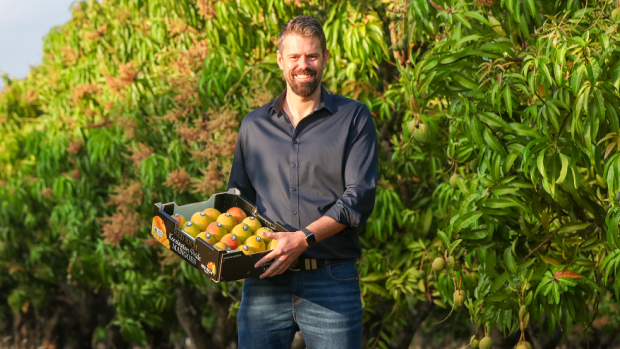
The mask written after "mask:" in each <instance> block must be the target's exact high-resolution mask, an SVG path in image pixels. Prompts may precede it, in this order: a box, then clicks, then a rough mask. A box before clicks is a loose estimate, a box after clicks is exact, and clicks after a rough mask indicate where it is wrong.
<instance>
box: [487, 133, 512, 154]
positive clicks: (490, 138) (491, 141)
mask: <svg viewBox="0 0 620 349" xmlns="http://www.w3.org/2000/svg"><path fill="white" fill-rule="evenodd" d="M484 140H485V141H486V142H487V144H488V145H489V147H491V149H493V150H495V151H496V152H498V153H499V154H500V155H501V156H503V157H506V156H507V155H508V152H507V151H506V149H504V147H503V146H502V145H501V143H500V142H499V140H498V139H497V138H496V137H495V135H494V134H493V131H491V130H490V129H489V128H485V129H484Z"/></svg>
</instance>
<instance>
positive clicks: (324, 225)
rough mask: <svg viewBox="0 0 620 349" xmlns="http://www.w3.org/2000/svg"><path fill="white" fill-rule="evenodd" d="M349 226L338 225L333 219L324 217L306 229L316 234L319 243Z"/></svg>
mask: <svg viewBox="0 0 620 349" xmlns="http://www.w3.org/2000/svg"><path fill="white" fill-rule="evenodd" d="M346 227H347V226H346V225H345V224H342V223H338V222H337V221H336V220H334V219H333V218H331V217H328V216H323V217H321V218H319V219H317V220H316V221H314V222H312V223H310V225H308V226H307V227H306V228H307V229H308V230H310V232H312V233H313V234H314V237H315V238H316V241H317V242H319V241H321V240H323V239H326V238H328V237H330V236H332V235H334V234H336V233H338V232H340V231H342V230H343V229H344V228H346Z"/></svg>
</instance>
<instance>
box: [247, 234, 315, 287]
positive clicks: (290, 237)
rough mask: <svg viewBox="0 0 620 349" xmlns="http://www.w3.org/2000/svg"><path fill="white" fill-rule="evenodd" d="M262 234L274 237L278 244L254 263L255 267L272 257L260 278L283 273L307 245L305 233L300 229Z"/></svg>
mask: <svg viewBox="0 0 620 349" xmlns="http://www.w3.org/2000/svg"><path fill="white" fill-rule="evenodd" d="M262 235H263V236H264V237H266V238H268V239H276V240H277V241H278V246H277V247H276V248H275V249H274V250H273V251H271V252H270V253H268V254H267V255H266V256H264V257H263V258H261V259H260V260H259V261H258V262H257V263H256V264H255V265H254V267H255V268H258V267H260V266H261V265H263V264H264V263H265V262H268V261H270V260H272V259H274V260H275V261H274V262H273V264H271V266H270V267H269V269H267V270H266V271H265V272H264V273H263V274H262V275H261V276H260V278H261V279H263V278H266V277H269V276H276V275H280V274H282V273H284V272H285V271H287V270H288V268H289V267H290V266H291V264H292V263H293V261H295V259H297V257H299V256H300V255H301V253H302V252H303V251H305V250H306V249H307V248H308V245H306V234H304V232H302V231H296V232H281V233H267V232H265V233H263V234H262Z"/></svg>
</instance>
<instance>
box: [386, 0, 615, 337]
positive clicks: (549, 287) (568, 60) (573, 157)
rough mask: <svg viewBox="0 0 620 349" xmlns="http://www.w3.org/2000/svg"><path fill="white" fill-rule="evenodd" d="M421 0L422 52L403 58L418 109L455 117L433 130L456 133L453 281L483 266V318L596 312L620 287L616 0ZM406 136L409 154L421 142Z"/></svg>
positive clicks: (472, 300)
mask: <svg viewBox="0 0 620 349" xmlns="http://www.w3.org/2000/svg"><path fill="white" fill-rule="evenodd" d="M411 9H413V11H414V13H415V18H416V20H415V23H414V25H413V26H412V27H413V28H412V29H411V31H412V32H411V34H410V40H412V41H413V43H412V47H413V49H412V50H411V51H410V60H411V62H414V63H413V64H412V65H408V66H405V67H400V68H399V69H400V71H401V73H402V78H403V84H404V86H405V92H406V95H407V101H408V102H409V107H410V109H411V114H412V116H413V117H412V119H413V121H412V122H414V123H417V122H427V123H428V124H430V125H433V124H434V123H436V122H441V120H444V121H445V122H446V123H447V125H446V126H447V127H446V128H444V129H441V130H438V129H437V128H434V130H435V131H436V133H435V134H434V137H442V138H446V139H447V144H446V147H445V148H443V149H442V150H443V151H445V153H446V155H447V158H448V162H449V166H448V167H444V168H443V169H437V170H435V168H433V171H434V172H435V173H436V176H437V177H441V178H443V179H444V181H445V182H444V183H443V184H441V185H439V186H437V187H436V189H435V192H434V195H435V196H436V197H437V199H438V200H439V207H440V209H441V211H442V212H445V217H446V219H448V220H449V224H448V225H447V226H445V227H444V228H443V229H439V231H438V236H439V237H440V239H441V242H442V244H443V246H442V247H441V252H444V253H445V257H446V258H449V257H453V258H454V259H455V260H456V263H457V264H461V265H462V271H461V270H457V269H460V268H461V267H460V266H459V267H457V268H453V270H450V268H448V269H449V274H451V275H450V276H451V277H452V278H453V279H454V280H453V281H450V283H453V282H454V284H455V285H456V286H457V287H458V285H459V282H460V280H461V279H462V278H465V279H470V280H471V281H470V282H465V283H464V285H469V286H470V287H469V288H467V291H468V298H469V301H467V302H466V305H467V308H468V309H469V312H470V316H471V320H472V322H473V323H474V324H475V326H476V327H477V328H481V327H482V326H483V325H486V326H487V327H488V326H492V325H497V326H498V328H499V329H500V330H502V331H504V332H505V333H513V332H516V331H519V330H521V331H524V329H525V328H527V326H528V323H529V321H530V319H531V320H535V321H536V322H538V323H542V322H543V320H544V321H545V322H546V323H547V324H548V326H549V329H550V330H553V328H555V326H556V324H559V323H562V325H563V326H565V327H564V329H567V328H568V329H570V325H571V324H574V323H584V324H588V323H589V322H590V320H591V319H592V317H593V315H594V311H595V309H594V308H590V307H589V306H588V304H590V305H592V304H596V303H597V302H598V299H599V296H600V295H601V294H606V293H607V290H608V288H609V289H610V290H613V291H615V296H616V298H618V299H620V278H618V277H617V275H616V267H617V265H618V263H619V262H620V254H619V252H620V235H619V233H620V231H619V225H618V222H619V220H620V208H619V204H620V174H619V172H618V171H619V170H620V138H619V137H620V129H619V126H618V125H619V122H618V120H619V115H620V103H619V102H620V98H619V94H618V88H619V87H620V36H619V35H618V25H619V24H620V17H619V14H620V10H619V9H618V8H617V4H616V2H615V1H605V0H601V1H589V2H586V1H562V2H560V1H555V2H554V1H535V0H524V1H513V0H502V1H499V0H498V1H473V2H471V1H443V2H440V1H436V2H430V4H428V3H426V2H425V1H416V0H414V1H412V6H411ZM429 18H430V19H429ZM429 38H430V40H429ZM415 44H420V45H421V47H420V48H417V47H416V46H414V45H415ZM416 116H417V117H416ZM418 120H421V121H418ZM404 128H406V127H404ZM431 129H433V127H431ZM408 137H409V138H410V136H409V134H408V133H407V132H406V131H405V133H404V135H403V138H401V139H399V142H400V144H401V148H403V149H404V150H403V152H402V153H401V154H399V155H397V156H399V157H400V156H415V155H413V154H412V155H408V154H409V152H411V151H412V149H411V148H410V147H409V148H407V146H408V144H407V141H408V139H409V138H408ZM412 142H415V139H413V140H412ZM416 146H417V147H418V148H420V147H422V148H423V147H425V146H426V145H425V144H418V145H416ZM473 256H475V257H476V258H473ZM474 270H477V273H476V274H475V275H473V273H474ZM448 286H450V285H448ZM463 288H465V287H463Z"/></svg>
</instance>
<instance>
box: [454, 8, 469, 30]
mask: <svg viewBox="0 0 620 349" xmlns="http://www.w3.org/2000/svg"><path fill="white" fill-rule="evenodd" d="M453 14H454V17H456V19H457V20H458V21H459V22H460V23H461V24H462V25H463V26H465V27H467V28H468V29H471V24H470V23H469V21H468V20H467V18H465V16H463V15H462V14H461V13H458V12H455V13H453Z"/></svg>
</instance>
